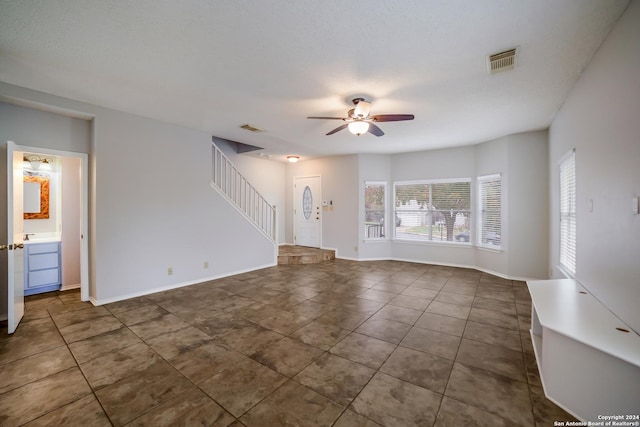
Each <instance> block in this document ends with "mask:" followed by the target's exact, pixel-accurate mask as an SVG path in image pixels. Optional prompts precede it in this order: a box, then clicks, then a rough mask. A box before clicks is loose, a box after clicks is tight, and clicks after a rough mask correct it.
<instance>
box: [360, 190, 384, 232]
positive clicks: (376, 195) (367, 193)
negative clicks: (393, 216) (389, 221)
mask: <svg viewBox="0 0 640 427" xmlns="http://www.w3.org/2000/svg"><path fill="white" fill-rule="evenodd" d="M386 190H387V184H386V182H370V181H367V182H365V183H364V238H365V239H382V238H384V237H385V233H384V221H385V218H384V216H385V211H386V206H385V197H386V193H387V191H386Z"/></svg>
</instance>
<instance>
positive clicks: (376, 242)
mask: <svg viewBox="0 0 640 427" xmlns="http://www.w3.org/2000/svg"><path fill="white" fill-rule="evenodd" d="M362 243H366V244H369V243H372V244H379V243H389V239H387V238H385V237H381V238H379V239H363V240H362Z"/></svg>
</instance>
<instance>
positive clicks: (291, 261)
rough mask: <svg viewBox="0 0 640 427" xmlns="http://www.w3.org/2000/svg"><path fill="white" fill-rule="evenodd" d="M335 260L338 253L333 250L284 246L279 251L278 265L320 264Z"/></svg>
mask: <svg viewBox="0 0 640 427" xmlns="http://www.w3.org/2000/svg"><path fill="white" fill-rule="evenodd" d="M335 258H336V251H335V250H331V249H318V248H308V247H305V246H291V245H284V246H280V248H279V251H278V265H296V264H319V263H321V262H325V261H330V260H332V259H335Z"/></svg>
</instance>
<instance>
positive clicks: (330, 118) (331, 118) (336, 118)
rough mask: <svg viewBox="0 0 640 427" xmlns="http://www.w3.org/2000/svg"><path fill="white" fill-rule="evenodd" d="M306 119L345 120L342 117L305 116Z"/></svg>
mask: <svg viewBox="0 0 640 427" xmlns="http://www.w3.org/2000/svg"><path fill="white" fill-rule="evenodd" d="M307 119H323V120H346V119H345V118H344V117H307Z"/></svg>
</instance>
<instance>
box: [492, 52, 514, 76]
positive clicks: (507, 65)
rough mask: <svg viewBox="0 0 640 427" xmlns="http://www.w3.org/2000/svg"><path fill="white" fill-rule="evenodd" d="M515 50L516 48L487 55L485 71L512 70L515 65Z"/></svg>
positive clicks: (493, 72)
mask: <svg viewBox="0 0 640 427" xmlns="http://www.w3.org/2000/svg"><path fill="white" fill-rule="evenodd" d="M516 51H517V49H516V48H514V49H509V50H505V51H504V52H500V53H494V54H493V55H489V56H487V71H489V74H495V73H499V72H500V71H507V70H513V68H514V67H515V65H516Z"/></svg>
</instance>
